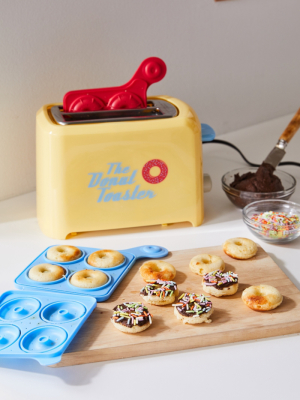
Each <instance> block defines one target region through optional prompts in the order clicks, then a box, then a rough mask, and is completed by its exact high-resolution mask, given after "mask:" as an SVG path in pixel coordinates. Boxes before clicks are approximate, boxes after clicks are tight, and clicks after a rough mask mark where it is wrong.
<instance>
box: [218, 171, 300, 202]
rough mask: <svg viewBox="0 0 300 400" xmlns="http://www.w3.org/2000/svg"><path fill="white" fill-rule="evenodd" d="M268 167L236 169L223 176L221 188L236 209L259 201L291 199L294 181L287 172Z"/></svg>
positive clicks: (294, 185)
mask: <svg viewBox="0 0 300 400" xmlns="http://www.w3.org/2000/svg"><path fill="white" fill-rule="evenodd" d="M265 166H266V168H264V167H265ZM268 166H269V164H265V165H264V164H263V165H262V166H261V167H259V168H254V167H244V168H238V169H234V170H232V171H229V172H227V173H226V174H225V175H223V177H222V188H223V190H224V192H225V193H226V195H227V197H228V198H229V200H230V201H231V202H232V203H233V204H234V205H235V206H236V207H238V208H244V207H245V206H246V205H248V204H250V203H253V202H254V201H259V200H267V199H278V200H288V199H289V198H290V197H291V195H292V194H293V193H294V191H295V189H296V179H295V178H294V177H293V176H292V175H290V174H288V173H287V172H284V171H280V170H278V169H276V170H275V171H274V169H273V170H271V169H269V168H268ZM262 167H263V168H262ZM270 167H271V166H270ZM271 168H273V167H271Z"/></svg>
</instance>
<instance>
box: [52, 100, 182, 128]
mask: <svg viewBox="0 0 300 400" xmlns="http://www.w3.org/2000/svg"><path fill="white" fill-rule="evenodd" d="M50 111H51V114H52V117H53V118H54V120H55V121H56V122H57V123H58V124H59V125H72V124H87V123H99V122H117V121H133V120H137V121H138V120H143V119H161V118H172V117H176V116H177V115H178V110H177V108H176V107H175V106H174V105H173V104H171V103H169V102H167V101H165V100H151V101H148V102H147V108H139V109H126V110H101V111H82V112H64V111H63V107H62V106H53V107H51V110H50Z"/></svg>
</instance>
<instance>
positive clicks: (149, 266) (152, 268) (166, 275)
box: [140, 260, 176, 282]
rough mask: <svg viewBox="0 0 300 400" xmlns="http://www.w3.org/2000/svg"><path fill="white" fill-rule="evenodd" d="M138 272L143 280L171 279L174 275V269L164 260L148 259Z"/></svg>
mask: <svg viewBox="0 0 300 400" xmlns="http://www.w3.org/2000/svg"><path fill="white" fill-rule="evenodd" d="M140 274H141V277H142V278H143V279H144V281H145V282H148V281H151V280H157V279H161V280H164V281H172V280H173V279H174V278H175V276H176V269H175V268H174V267H173V265H172V264H169V263H167V262H166V261H161V260H150V261H146V262H144V264H143V265H142V266H141V268H140Z"/></svg>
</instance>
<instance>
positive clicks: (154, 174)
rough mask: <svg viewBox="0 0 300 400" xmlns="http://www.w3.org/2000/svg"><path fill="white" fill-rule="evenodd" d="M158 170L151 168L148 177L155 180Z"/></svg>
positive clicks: (157, 168)
mask: <svg viewBox="0 0 300 400" xmlns="http://www.w3.org/2000/svg"><path fill="white" fill-rule="evenodd" d="M160 172H161V171H160V168H159V167H156V166H155V167H152V168H151V169H150V171H149V174H150V176H152V177H153V178H156V177H157V176H158V175H159V174H160Z"/></svg>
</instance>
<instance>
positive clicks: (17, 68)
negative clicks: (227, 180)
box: [0, 0, 300, 199]
mask: <svg viewBox="0 0 300 400" xmlns="http://www.w3.org/2000/svg"><path fill="white" fill-rule="evenodd" d="M299 15H300V1H299V0H229V1H224V2H214V0H188V1H187V0H186V1H184V0H151V1H145V0H144V1H143V0H123V1H122V0H84V1H83V0H82V1H79V0H77V1H75V0H51V1H49V0H27V1H18V0H10V1H7V0H0V135H1V136H0V138H1V141H0V199H5V198H8V197H12V196H16V195H19V194H22V193H26V192H29V191H32V190H34V188H35V113H36V111H37V110H38V109H39V108H40V107H41V106H42V105H44V104H47V103H52V102H57V101H61V100H62V98H63V95H64V93H65V92H67V91H68V90H73V89H81V88H88V87H105V86H116V85H120V84H123V83H125V82H126V81H127V80H129V78H131V75H132V74H133V73H134V72H135V70H136V69H137V67H138V65H139V64H140V62H141V61H142V60H143V59H144V58H147V57H149V56H158V57H161V58H162V59H164V60H165V62H166V64H167V66H168V73H167V75H166V77H165V78H164V80H163V81H161V82H160V83H157V84H155V85H154V86H153V87H152V88H150V90H149V94H150V95H151V94H152V95H154V94H168V95H171V96H174V97H178V98H180V99H182V100H184V101H186V102H187V103H189V104H190V105H191V106H192V107H193V108H194V109H195V110H196V112H197V113H198V115H199V118H200V119H201V121H202V122H207V123H209V124H210V125H212V126H213V127H214V128H215V130H216V132H217V134H222V133H226V132H228V131H232V130H236V129H239V128H242V127H245V126H248V125H251V124H255V123H258V122H261V121H264V120H268V119H272V118H275V117H278V116H281V115H285V114H288V113H292V112H294V111H296V110H297V109H298V108H299V106H300V79H299V76H300V74H299V71H300V51H299V46H300V19H299ZM276 135H277V136H278V133H276ZM276 139H277V137H274V141H275V140H276ZM272 144H273V143H272Z"/></svg>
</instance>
